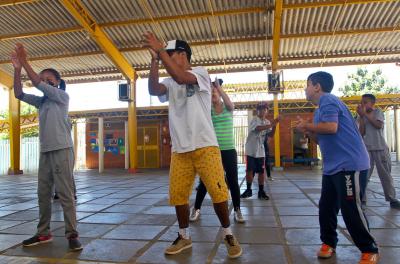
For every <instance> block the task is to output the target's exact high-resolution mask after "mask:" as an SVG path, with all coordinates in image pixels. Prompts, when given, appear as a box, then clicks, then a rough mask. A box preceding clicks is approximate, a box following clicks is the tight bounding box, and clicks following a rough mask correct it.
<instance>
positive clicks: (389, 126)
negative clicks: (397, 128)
mask: <svg viewBox="0 0 400 264" xmlns="http://www.w3.org/2000/svg"><path fill="white" fill-rule="evenodd" d="M385 125H386V143H387V145H388V147H389V151H390V152H391V151H392V139H393V138H392V122H390V110H386V112H385Z"/></svg>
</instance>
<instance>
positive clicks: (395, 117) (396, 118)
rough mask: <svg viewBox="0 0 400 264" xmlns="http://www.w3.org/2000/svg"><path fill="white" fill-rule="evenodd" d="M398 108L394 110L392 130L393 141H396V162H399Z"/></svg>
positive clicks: (399, 112)
mask: <svg viewBox="0 0 400 264" xmlns="http://www.w3.org/2000/svg"><path fill="white" fill-rule="evenodd" d="M399 119H400V108H399V107H396V108H395V109H394V128H395V132H394V134H395V136H394V138H395V140H396V161H397V162H399V161H400V124H399V122H400V120H399Z"/></svg>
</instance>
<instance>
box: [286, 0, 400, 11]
mask: <svg viewBox="0 0 400 264" xmlns="http://www.w3.org/2000/svg"><path fill="white" fill-rule="evenodd" d="M395 1H398V0H331V1H325V2H304V3H297V4H284V5H283V9H299V8H315V7H324V6H337V5H345V4H346V5H353V4H370V3H385V2H395Z"/></svg>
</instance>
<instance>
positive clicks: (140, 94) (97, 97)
mask: <svg viewBox="0 0 400 264" xmlns="http://www.w3.org/2000/svg"><path fill="white" fill-rule="evenodd" d="M366 67H367V69H368V70H371V71H372V70H375V69H378V68H380V69H382V72H383V75H384V76H385V77H386V79H387V80H388V85H390V86H397V87H400V67H398V66H396V65H395V64H394V63H390V64H374V65H367V66H366ZM357 68H358V66H337V67H324V68H323V69H321V68H306V69H293V70H284V72H283V76H284V80H285V81H290V80H304V79H306V78H307V76H308V75H309V74H311V73H313V72H315V71H320V70H324V71H327V72H329V73H331V74H332V75H333V78H334V82H335V88H334V90H333V93H334V94H336V95H340V93H339V91H338V89H339V87H343V86H344V85H345V83H346V80H347V74H349V73H353V72H355V71H356V70H357ZM215 76H216V75H214V74H211V79H212V80H213V79H214V78H215ZM218 78H222V79H223V80H224V84H228V83H229V84H230V83H254V82H266V81H267V73H266V72H263V71H259V72H245V73H228V74H218ZM136 90H137V96H136V98H137V106H139V107H140V106H149V105H161V103H160V102H159V101H158V99H157V98H156V97H151V96H149V94H148V91H147V79H138V81H137V86H136ZM25 92H27V93H33V94H37V95H41V92H40V91H38V90H36V89H25ZM67 92H68V94H69V95H70V111H83V110H96V109H108V108H123V107H127V103H126V102H120V101H118V82H116V81H111V82H96V83H85V84H71V85H67ZM261 100H263V99H261ZM264 100H265V99H264ZM7 107H8V92H6V91H5V90H4V89H1V88H0V110H2V109H3V110H4V109H7Z"/></svg>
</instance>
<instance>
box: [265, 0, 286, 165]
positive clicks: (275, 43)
mask: <svg viewBox="0 0 400 264" xmlns="http://www.w3.org/2000/svg"><path fill="white" fill-rule="evenodd" d="M282 7H283V0H275V10H274V31H273V32H274V33H273V34H274V35H273V38H272V72H275V71H277V70H278V58H279V44H280V37H281V24H282V10H283V9H282ZM265 52H267V51H265ZM278 116H279V103H278V94H276V93H275V94H274V118H277V117H278ZM274 145H275V147H274V152H275V168H280V167H281V144H280V129H279V124H277V125H276V129H275V135H274Z"/></svg>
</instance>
